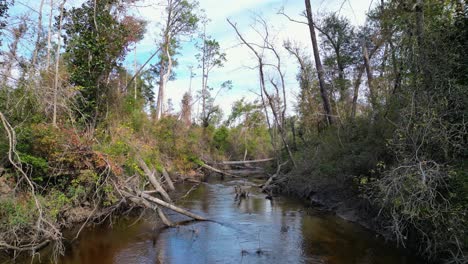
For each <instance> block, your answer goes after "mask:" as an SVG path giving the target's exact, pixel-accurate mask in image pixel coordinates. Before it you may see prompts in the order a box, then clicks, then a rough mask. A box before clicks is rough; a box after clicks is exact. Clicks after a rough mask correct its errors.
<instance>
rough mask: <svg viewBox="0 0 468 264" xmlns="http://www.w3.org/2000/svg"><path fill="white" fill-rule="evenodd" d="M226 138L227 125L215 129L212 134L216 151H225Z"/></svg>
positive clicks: (227, 136)
mask: <svg viewBox="0 0 468 264" xmlns="http://www.w3.org/2000/svg"><path fill="white" fill-rule="evenodd" d="M228 138H229V130H228V129H227V127H225V126H222V127H220V128H218V129H216V132H215V133H214V135H213V146H214V147H215V148H216V149H217V150H218V151H221V152H224V151H226V150H227V148H228V146H229V142H228Z"/></svg>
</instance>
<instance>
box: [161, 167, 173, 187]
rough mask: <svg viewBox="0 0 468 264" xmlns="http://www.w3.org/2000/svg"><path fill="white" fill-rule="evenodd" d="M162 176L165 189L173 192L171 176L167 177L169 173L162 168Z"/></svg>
mask: <svg viewBox="0 0 468 264" xmlns="http://www.w3.org/2000/svg"><path fill="white" fill-rule="evenodd" d="M162 175H163V177H164V180H165V181H166V185H167V187H169V189H170V190H171V191H174V190H175V187H174V183H173V182H172V179H171V176H169V173H167V170H166V169H165V168H164V167H163V168H162Z"/></svg>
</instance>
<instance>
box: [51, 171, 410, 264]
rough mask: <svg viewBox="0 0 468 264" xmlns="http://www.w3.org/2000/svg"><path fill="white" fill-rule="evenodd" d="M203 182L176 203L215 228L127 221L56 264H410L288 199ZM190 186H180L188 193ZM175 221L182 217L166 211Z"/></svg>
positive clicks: (88, 238)
mask: <svg viewBox="0 0 468 264" xmlns="http://www.w3.org/2000/svg"><path fill="white" fill-rule="evenodd" d="M236 184H246V185H251V184H253V183H252V182H250V181H239V180H236V181H211V182H210V183H203V184H201V185H200V186H199V187H198V188H196V189H193V191H192V192H190V194H189V195H188V196H187V197H186V198H185V199H183V200H181V201H179V202H178V203H179V204H180V205H181V206H184V207H186V208H189V209H190V210H192V211H194V212H196V213H198V214H201V215H204V216H207V217H208V218H210V219H213V220H215V221H216V222H190V223H186V224H185V225H183V226H180V227H177V228H170V229H161V230H158V229H155V228H154V224H153V223H152V219H151V217H150V218H147V216H144V217H143V218H142V219H140V220H139V221H137V219H127V220H122V221H119V222H117V223H113V228H112V229H110V228H108V227H98V228H91V229H87V230H85V231H83V232H82V235H81V236H80V237H81V239H80V240H79V241H78V242H76V243H73V246H71V248H68V249H67V255H66V256H65V257H63V258H62V259H61V261H60V262H61V263H66V264H75V263H89V264H92V263H96V264H106V263H125V264H127V263H184V264H185V263H269V264H272V263H291V264H292V263H333V264H342V263H346V264H352V263H363V264H366V263H369V264H370V263H373V264H374V263H382V264H387V263H388V264H390V263H391V264H394V263H408V264H409V263H417V262H416V261H415V259H412V258H411V257H409V256H407V255H406V254H405V253H404V252H403V251H400V250H397V249H396V248H395V247H394V246H392V245H390V244H386V243H385V242H384V241H383V240H382V239H381V238H377V237H376V236H375V234H372V233H371V232H369V231H367V230H365V229H363V228H361V227H359V226H357V225H355V224H353V223H349V222H346V221H344V220H341V219H339V218H337V217H335V216H333V215H331V214H327V213H323V212H318V211H315V210H313V209H307V208H306V207H304V205H303V204H302V203H300V202H299V201H296V200H294V199H289V198H278V199H275V200H274V201H270V200H267V199H265V195H264V194H261V193H259V192H258V191H256V188H254V187H252V188H251V194H250V197H249V198H248V199H244V200H241V201H236V200H235V199H234V186H235V185H236ZM191 187H192V185H191V184H183V185H180V186H179V189H180V190H183V191H187V190H189V189H191ZM168 214H169V217H170V218H171V219H172V220H174V221H177V220H184V219H185V218H183V217H181V216H178V215H174V214H171V213H169V212H168Z"/></svg>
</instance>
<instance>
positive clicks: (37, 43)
mask: <svg viewBox="0 0 468 264" xmlns="http://www.w3.org/2000/svg"><path fill="white" fill-rule="evenodd" d="M43 7H44V0H41V5H40V7H39V18H38V19H37V36H36V44H35V47H34V52H33V57H32V67H33V68H35V67H36V60H37V53H38V51H39V42H40V41H41V35H42V8H43Z"/></svg>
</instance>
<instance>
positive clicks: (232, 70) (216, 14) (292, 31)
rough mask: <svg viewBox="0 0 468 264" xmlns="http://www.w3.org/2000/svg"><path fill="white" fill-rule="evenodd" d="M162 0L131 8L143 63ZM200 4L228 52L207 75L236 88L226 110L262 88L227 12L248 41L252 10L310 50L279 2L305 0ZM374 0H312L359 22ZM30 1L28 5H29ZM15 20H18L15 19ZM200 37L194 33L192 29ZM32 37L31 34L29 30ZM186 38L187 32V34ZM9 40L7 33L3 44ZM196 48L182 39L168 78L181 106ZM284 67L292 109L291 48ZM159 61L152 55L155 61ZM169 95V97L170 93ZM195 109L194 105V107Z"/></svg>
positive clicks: (295, 9)
mask: <svg viewBox="0 0 468 264" xmlns="http://www.w3.org/2000/svg"><path fill="white" fill-rule="evenodd" d="M54 2H55V5H58V2H59V1H58V0H54ZM82 2H83V0H68V1H67V7H70V6H78V5H80V4H81V3H82ZM160 2H164V1H160V0H142V1H140V2H139V3H138V7H135V8H133V10H132V11H131V12H132V13H133V14H135V15H136V16H139V17H141V18H143V19H145V20H147V21H148V26H147V33H146V35H145V38H144V39H143V40H142V41H141V42H140V43H138V44H137V50H136V51H137V53H136V59H137V63H138V64H140V65H141V64H143V63H144V62H145V61H146V60H147V59H148V58H149V57H150V55H151V54H152V52H154V50H155V49H156V47H157V43H158V42H159V40H160V39H161V38H160V32H161V23H160V22H161V17H162V12H163V10H162V7H161V5H160V4H158V3H160ZM199 2H200V8H201V9H204V10H205V13H206V15H207V17H208V18H210V19H211V22H210V23H209V24H208V26H207V33H208V34H209V35H211V36H212V37H213V38H214V39H216V40H217V41H219V42H220V45H221V48H222V49H223V51H224V52H225V53H226V54H227V62H226V63H225V66H224V67H223V68H220V69H215V70H213V71H212V73H211V75H210V80H209V86H211V87H215V88H216V87H219V86H220V84H221V83H223V82H224V81H227V80H232V82H233V85H234V86H233V89H232V90H231V91H229V92H225V93H222V94H220V96H218V97H217V100H216V103H217V104H219V105H220V106H221V108H222V109H223V111H224V112H225V114H226V115H227V114H228V113H229V111H230V108H231V105H232V103H233V102H234V101H236V100H239V99H241V98H242V97H245V98H247V99H248V100H255V99H257V95H256V93H258V92H259V87H258V76H257V71H256V70H253V69H249V67H254V66H255V65H256V63H255V62H256V60H255V59H254V57H253V56H252V54H251V53H250V51H249V50H248V49H247V48H246V47H243V46H240V45H239V43H240V42H239V40H238V39H237V36H236V34H235V32H234V30H233V29H232V28H231V27H230V25H229V24H228V23H227V21H226V18H230V19H231V20H232V21H233V22H236V23H237V24H238V28H239V30H240V31H241V32H242V34H243V35H244V36H245V37H246V38H247V39H248V40H249V41H253V42H255V41H258V40H259V38H258V36H257V35H256V33H255V32H254V31H253V30H252V29H251V27H250V26H251V25H252V21H253V20H252V17H253V15H254V14H260V15H262V16H263V17H264V18H265V19H266V20H267V21H268V23H269V24H270V25H271V32H270V33H271V34H272V35H274V36H275V39H276V43H275V44H276V46H277V48H278V49H279V50H282V48H281V45H282V43H283V41H284V40H288V39H289V40H291V41H295V42H297V43H300V45H302V46H303V47H304V48H306V49H307V50H311V47H310V46H311V45H310V36H309V33H308V29H307V27H306V26H305V25H301V24H296V23H292V22H289V21H288V20H287V19H286V18H285V17H283V16H282V15H278V14H277V12H278V10H279V9H280V8H281V7H284V10H285V12H286V13H287V14H288V15H290V16H292V17H294V18H296V19H299V20H300V19H303V18H302V17H301V16H300V14H301V13H302V12H303V10H304V1H302V0H199ZM374 2H377V1H373V0H312V9H313V12H314V14H316V16H318V15H319V14H323V13H325V12H340V14H341V15H343V16H346V17H348V18H349V19H350V20H351V22H352V23H353V24H355V25H357V26H359V25H362V24H363V23H364V21H365V18H366V12H367V11H368V10H369V8H370V7H371V6H373V5H375V4H377V3H374ZM39 3H40V1H39V0H17V1H16V4H15V8H14V10H13V12H12V13H13V16H12V20H13V19H14V18H13V17H14V16H15V15H20V14H25V13H27V17H28V18H30V19H32V20H33V21H34V20H36V19H37V15H38V14H37V12H35V11H34V10H38V9H39ZM48 3H49V0H46V4H45V6H44V11H43V12H44V15H43V23H44V25H45V26H46V24H47V21H48V12H49V6H48ZM26 6H29V7H30V8H29V7H26ZM15 21H18V20H17V19H15ZM194 37H196V35H194ZM29 38H30V39H34V38H35V37H34V36H33V35H31V36H29ZM187 39H188V38H187ZM7 42H8V40H7V39H6V40H5V41H4V43H3V44H4V45H5V44H6V43H7ZM27 45H28V44H27V43H25V44H23V47H22V48H23V52H24V53H27V52H28V49H29V50H30V48H28V46H27ZM195 54H197V50H196V49H195V47H194V41H191V42H190V41H186V42H184V43H183V45H182V49H181V50H180V54H179V55H178V57H177V59H178V61H179V66H178V67H177V68H175V69H174V70H175V72H176V75H177V79H176V80H174V81H170V82H169V83H168V85H167V91H166V94H167V98H171V99H172V101H173V102H174V106H175V109H176V110H178V109H179V105H180V103H179V102H180V100H181V98H182V95H183V94H184V93H185V92H186V91H187V90H188V87H189V79H190V78H189V70H188V67H189V66H190V65H192V66H194V70H195V74H196V75H197V77H195V78H194V79H193V85H192V87H193V88H192V89H193V90H194V91H196V90H199V89H200V87H201V79H200V78H199V76H200V73H199V69H197V61H196V59H195ZM281 55H282V59H283V69H285V70H286V81H287V87H286V88H287V90H288V100H289V102H288V107H289V109H288V110H289V112H290V113H291V112H292V111H293V105H294V104H295V97H296V96H295V95H296V94H297V93H298V85H297V82H296V80H295V76H296V74H297V70H298V67H297V64H296V63H295V61H294V60H293V58H291V57H290V56H289V55H288V54H287V53H285V52H284V51H282V54H281ZM134 59H135V56H134V53H133V52H130V53H129V54H128V56H127V58H126V60H125V64H126V65H127V67H128V68H129V69H132V70H133V63H134ZM155 62H156V61H155V60H154V61H153V63H155ZM167 98H166V99H167ZM195 111H196V109H195Z"/></svg>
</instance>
